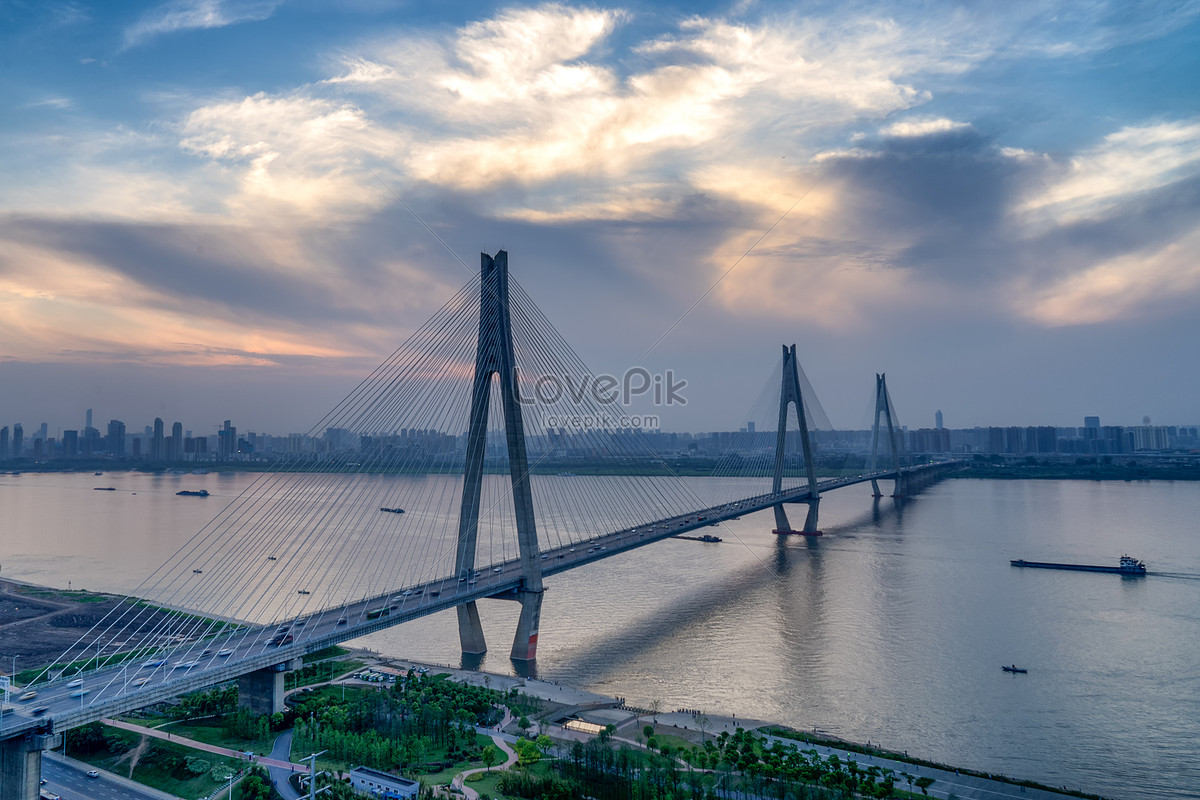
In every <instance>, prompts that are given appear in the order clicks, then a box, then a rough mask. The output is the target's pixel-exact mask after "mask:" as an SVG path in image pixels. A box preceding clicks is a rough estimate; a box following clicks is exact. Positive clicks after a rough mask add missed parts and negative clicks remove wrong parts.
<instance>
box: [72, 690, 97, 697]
mask: <svg viewBox="0 0 1200 800" xmlns="http://www.w3.org/2000/svg"><path fill="white" fill-rule="evenodd" d="M91 693H92V690H91V689H76V690H75V691H73V692H71V697H83V696H84V695H85V694H91Z"/></svg>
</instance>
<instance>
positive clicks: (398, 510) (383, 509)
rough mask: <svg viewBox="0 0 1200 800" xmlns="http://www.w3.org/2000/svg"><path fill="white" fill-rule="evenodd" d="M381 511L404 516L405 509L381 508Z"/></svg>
mask: <svg viewBox="0 0 1200 800" xmlns="http://www.w3.org/2000/svg"><path fill="white" fill-rule="evenodd" d="M379 510H380V511H386V512H387V513H389V514H403V513H404V509H403V508H382V507H381V508H380V509H379Z"/></svg>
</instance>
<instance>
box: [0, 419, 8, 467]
mask: <svg viewBox="0 0 1200 800" xmlns="http://www.w3.org/2000/svg"><path fill="white" fill-rule="evenodd" d="M6 458H8V426H7V425H5V426H4V427H3V428H0V461H3V460H4V459H6Z"/></svg>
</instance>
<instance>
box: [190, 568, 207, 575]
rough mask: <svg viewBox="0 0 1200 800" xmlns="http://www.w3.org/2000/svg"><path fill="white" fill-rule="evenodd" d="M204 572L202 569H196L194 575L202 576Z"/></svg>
mask: <svg viewBox="0 0 1200 800" xmlns="http://www.w3.org/2000/svg"><path fill="white" fill-rule="evenodd" d="M203 572H204V570H202V569H194V570H192V573H193V574H195V575H200V574H202V573H203Z"/></svg>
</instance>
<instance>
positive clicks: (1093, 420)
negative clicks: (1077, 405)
mask: <svg viewBox="0 0 1200 800" xmlns="http://www.w3.org/2000/svg"><path fill="white" fill-rule="evenodd" d="M1083 427H1085V428H1099V427H1100V418H1099V417H1084V418H1083Z"/></svg>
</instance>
